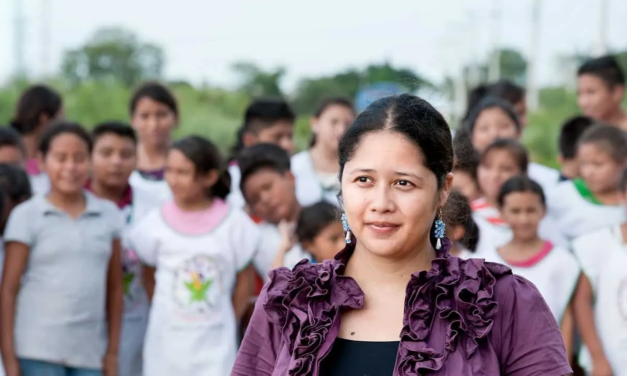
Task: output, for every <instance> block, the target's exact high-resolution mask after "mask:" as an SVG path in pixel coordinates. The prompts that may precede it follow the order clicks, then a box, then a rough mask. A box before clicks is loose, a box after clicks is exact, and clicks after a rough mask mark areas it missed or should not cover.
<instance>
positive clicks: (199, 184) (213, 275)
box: [129, 136, 260, 376]
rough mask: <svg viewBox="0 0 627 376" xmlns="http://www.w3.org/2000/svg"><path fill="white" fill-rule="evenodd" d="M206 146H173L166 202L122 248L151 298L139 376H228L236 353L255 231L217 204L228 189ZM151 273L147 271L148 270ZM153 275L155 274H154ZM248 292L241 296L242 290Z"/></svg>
mask: <svg viewBox="0 0 627 376" xmlns="http://www.w3.org/2000/svg"><path fill="white" fill-rule="evenodd" d="M221 166H222V158H221V157H220V154H219V151H218V149H217V147H216V146H215V145H214V144H213V143H212V142H210V141H208V140H206V139H204V138H202V137H199V136H190V137H187V138H184V139H181V140H179V141H176V142H175V143H174V144H173V145H172V146H171V148H170V151H169V152H168V155H167V159H166V172H165V179H166V181H167V183H168V185H169V187H170V189H171V190H172V194H173V198H174V200H173V201H171V202H168V203H166V204H165V205H163V206H161V207H159V208H156V209H154V210H152V211H151V212H150V213H148V214H147V215H146V216H145V217H144V218H142V219H141V221H140V222H139V223H138V224H137V225H136V226H135V227H134V228H133V230H132V231H131V234H130V236H129V244H130V245H131V246H132V248H131V249H134V250H135V252H136V253H137V255H138V256H139V258H140V259H141V260H142V261H143V262H144V263H145V264H146V265H147V267H148V269H146V270H145V273H146V276H147V277H148V278H146V280H147V281H153V283H154V281H156V284H148V285H147V287H146V288H147V291H148V294H149V296H151V297H152V307H151V311H150V317H149V320H148V331H147V334H146V339H145V345H144V374H145V375H151V376H161V375H163V376H171V375H177V376H196V375H228V374H229V372H230V370H231V367H232V365H233V362H234V360H235V353H236V350H237V345H236V333H237V321H236V318H237V317H239V315H240V313H239V312H240V310H241V309H242V307H241V305H243V304H246V303H248V296H245V297H244V302H242V301H241V300H242V299H241V298H242V297H241V296H240V295H239V289H240V288H242V287H246V290H247V289H248V286H242V285H241V283H240V282H241V281H240V277H241V276H242V273H241V271H243V270H244V269H245V268H246V267H247V265H248V264H249V263H250V262H251V260H252V258H253V256H254V254H255V252H256V249H257V246H258V244H259V241H260V237H259V232H258V229H257V227H256V225H255V224H254V223H253V222H252V221H251V220H250V218H249V217H248V216H247V215H246V214H245V213H244V212H243V211H242V210H241V209H238V208H230V207H229V205H227V203H226V202H225V201H224V200H225V198H226V196H227V195H228V193H229V189H230V181H229V176H228V173H227V172H226V171H224V170H223V169H222V168H221ZM152 268H154V269H152ZM155 269H156V274H153V273H155ZM247 291H248V290H247Z"/></svg>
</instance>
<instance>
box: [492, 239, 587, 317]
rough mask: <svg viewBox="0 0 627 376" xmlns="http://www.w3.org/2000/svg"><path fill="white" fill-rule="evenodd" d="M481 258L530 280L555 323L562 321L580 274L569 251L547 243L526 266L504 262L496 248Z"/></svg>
mask: <svg viewBox="0 0 627 376" xmlns="http://www.w3.org/2000/svg"><path fill="white" fill-rule="evenodd" d="M485 259H486V261H489V262H496V263H499V264H503V265H506V266H508V267H509V268H511V269H512V272H513V273H514V274H518V275H520V276H522V277H525V278H526V279H528V280H529V281H531V282H532V283H533V284H534V285H535V286H536V287H537V288H538V290H539V291H540V294H542V297H543V298H544V300H545V301H546V303H547V305H548V306H549V308H550V309H551V312H552V313H553V316H554V317H555V320H556V321H557V322H558V323H559V322H561V321H562V317H563V316H564V312H565V311H566V308H567V307H568V304H569V303H570V300H571V298H572V296H573V293H574V292H575V288H576V287H577V281H578V279H579V274H580V273H581V270H580V268H579V264H578V263H577V259H576V258H575V256H574V255H573V254H572V253H571V252H570V251H568V250H566V249H565V248H561V247H554V246H553V245H552V244H550V243H548V242H547V243H546V248H545V249H544V250H543V251H541V255H539V257H538V258H537V259H534V260H530V262H529V263H526V264H510V263H508V262H507V261H506V260H505V259H503V257H501V254H500V253H499V252H498V250H497V249H493V250H492V252H490V253H488V254H486V255H485Z"/></svg>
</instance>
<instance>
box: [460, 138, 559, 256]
mask: <svg viewBox="0 0 627 376" xmlns="http://www.w3.org/2000/svg"><path fill="white" fill-rule="evenodd" d="M527 162H528V157H527V150H525V148H524V147H523V146H522V145H521V144H520V143H519V142H518V141H516V140H508V139H503V140H496V141H495V142H493V143H492V144H491V145H490V146H488V147H487V148H486V150H485V151H484V153H483V155H482V156H481V162H480V164H479V168H478V170H477V177H478V180H479V187H480V188H481V192H482V193H483V197H482V198H480V199H478V200H475V201H473V202H472V203H471V207H472V210H473V219H474V220H475V222H476V223H477V226H479V231H480V233H481V238H480V240H479V245H478V247H477V252H478V254H480V253H482V252H485V251H489V250H491V249H493V247H497V246H500V245H503V244H505V243H506V242H507V241H509V240H510V239H511V237H512V235H513V234H512V231H511V229H510V228H509V225H508V224H507V222H505V221H504V220H503V219H502V218H501V216H500V212H499V210H498V207H499V206H498V197H499V192H500V191H501V187H502V186H503V183H505V182H506V181H507V180H509V179H510V178H512V177H514V176H516V175H519V174H525V173H526V171H527ZM556 226H557V225H556V223H555V222H554V220H553V219H552V218H545V219H544V220H543V221H542V223H541V224H540V236H541V237H543V238H545V239H547V240H550V241H551V242H553V244H556V245H560V246H565V245H566V239H565V238H564V237H563V236H562V234H561V233H560V232H559V231H557V230H556Z"/></svg>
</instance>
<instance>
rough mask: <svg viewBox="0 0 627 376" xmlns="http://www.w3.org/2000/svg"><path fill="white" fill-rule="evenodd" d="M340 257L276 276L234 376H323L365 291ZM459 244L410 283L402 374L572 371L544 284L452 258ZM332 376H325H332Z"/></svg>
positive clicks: (490, 375)
mask: <svg viewBox="0 0 627 376" xmlns="http://www.w3.org/2000/svg"><path fill="white" fill-rule="evenodd" d="M354 243H355V242H353V244H352V245H351V246H348V247H347V248H346V249H345V250H344V251H342V252H340V253H339V254H338V255H337V256H336V257H335V259H334V260H326V261H325V262H323V263H319V264H311V263H309V262H308V261H301V262H300V263H299V264H298V265H297V266H296V267H294V269H293V270H289V269H287V268H279V269H276V270H273V271H272V272H270V281H269V282H268V284H266V286H265V287H264V289H263V291H262V293H261V295H260V297H259V300H258V301H257V305H256V307H255V311H254V314H253V316H252V319H251V321H250V324H249V326H248V330H247V332H246V336H245V337H244V341H243V343H242V345H241V346H240V349H239V353H238V355H237V359H236V362H235V365H234V367H233V371H232V373H231V375H234V376H262V375H263V376H288V375H289V376H305V375H307V376H315V375H318V374H319V369H320V363H321V360H322V359H323V358H324V357H325V356H326V355H327V354H328V353H329V351H330V350H331V347H332V346H333V342H334V341H335V338H336V337H337V335H338V333H339V329H340V319H341V314H340V313H341V312H342V311H343V310H351V309H360V308H362V307H363V305H364V297H365V296H364V292H363V291H362V290H361V289H360V288H359V286H358V285H357V282H355V280H354V279H352V278H350V277H347V276H344V275H343V273H344V269H345V266H346V262H347V261H348V259H349V258H350V256H351V255H352V253H353V250H354ZM449 249H450V243H449V242H448V241H445V242H444V244H443V247H442V249H441V250H440V251H439V252H438V254H437V256H436V258H435V259H434V260H433V262H432V263H431V269H430V270H428V271H421V272H417V273H414V274H413V275H412V277H411V279H410V281H409V284H408V285H407V291H406V295H405V314H404V317H403V325H404V326H403V329H402V331H401V333H400V335H399V338H400V344H399V348H398V353H397V355H396V364H395V366H394V373H393V375H392V376H406V375H450V376H464V375H473V376H481V375H485V376H495V375H509V376H540V375H542V376H561V375H566V374H569V373H571V372H572V371H571V368H570V366H569V363H568V358H567V356H566V351H565V349H564V344H563V341H562V336H561V334H560V331H559V328H558V325H557V323H556V321H555V319H554V318H553V315H552V314H551V311H550V310H549V308H548V307H547V305H546V303H545V302H544V300H543V299H542V297H541V296H540V293H539V292H538V290H537V289H536V287H535V286H534V285H533V284H531V283H530V282H529V281H527V280H526V279H524V278H522V277H519V276H517V275H513V274H512V272H511V270H510V269H509V268H507V267H505V266H503V265H500V264H494V263H489V262H484V261H483V260H480V259H470V260H462V259H459V258H457V257H453V256H449V254H448V252H449ZM322 376H324V375H322Z"/></svg>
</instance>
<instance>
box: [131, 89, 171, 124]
mask: <svg viewBox="0 0 627 376" xmlns="http://www.w3.org/2000/svg"><path fill="white" fill-rule="evenodd" d="M143 98H150V99H152V100H153V101H156V102H159V103H161V104H163V105H166V106H167V107H168V108H169V109H170V111H172V112H173V113H174V115H176V116H179V109H178V104H177V103H176V98H175V97H174V95H173V94H172V92H171V91H170V90H168V88H167V87H165V86H164V85H162V84H160V83H158V82H146V83H144V84H142V85H141V86H140V87H138V88H137V89H136V90H135V92H134V93H133V96H132V97H131V101H130V104H129V111H130V113H131V115H132V114H133V113H134V112H135V109H136V108H137V104H138V103H139V101H140V100H142V99H143Z"/></svg>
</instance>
